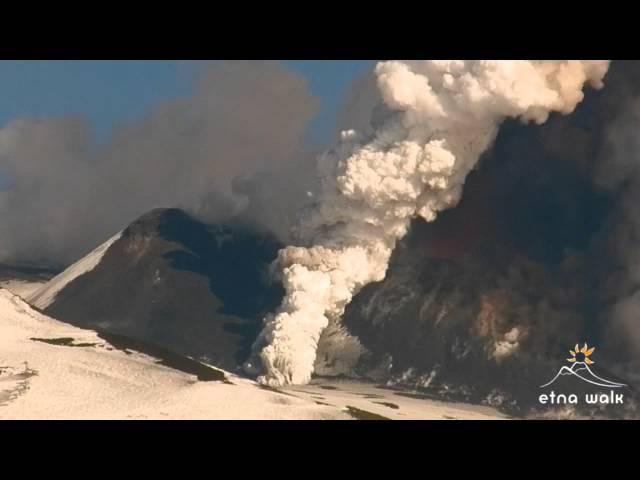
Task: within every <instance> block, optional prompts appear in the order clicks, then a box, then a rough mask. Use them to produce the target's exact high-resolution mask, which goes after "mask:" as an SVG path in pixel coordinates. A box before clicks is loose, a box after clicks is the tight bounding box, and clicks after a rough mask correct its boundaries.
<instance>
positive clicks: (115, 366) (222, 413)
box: [0, 289, 351, 419]
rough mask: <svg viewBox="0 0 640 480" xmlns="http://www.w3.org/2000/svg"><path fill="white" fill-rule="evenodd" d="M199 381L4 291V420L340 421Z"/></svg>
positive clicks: (260, 393)
mask: <svg viewBox="0 0 640 480" xmlns="http://www.w3.org/2000/svg"><path fill="white" fill-rule="evenodd" d="M228 380H229V382H230V383H224V382H221V381H198V380H197V378H196V377H195V376H193V375H190V374H187V373H184V372H181V371H177V370H174V369H171V368H169V367H166V366H163V365H159V364H157V363H156V361H155V359H153V358H151V357H149V356H147V355H144V354H140V353H136V352H132V351H120V350H117V349H116V348H114V347H113V346H112V345H110V344H109V343H108V342H106V341H104V340H103V339H101V338H100V337H99V336H98V335H97V334H96V333H95V332H93V331H89V330H81V329H78V328H75V327H72V326H68V325H65V324H63V323H61V322H58V321H56V320H53V319H51V318H49V317H46V316H44V315H42V314H40V313H38V312H36V311H34V310H33V309H31V308H30V306H29V305H28V304H27V303H25V302H24V301H23V300H22V299H21V298H20V297H18V296H15V295H13V294H11V293H10V292H8V291H7V290H3V289H2V290H0V419H6V418H19V419H27V418H35V419H50V418H54V419H80V418H85V419H86V418H92V419H106V418H119V419H126V418H132V419H133V418H155V419H163V418H202V419H209V418H212V419H216V418H220V419H222V418H226V419H232V418H233V419H277V418H295V419H341V418H345V419H346V418H351V416H350V415H349V414H347V413H345V412H342V411H340V410H339V409H337V408H327V407H326V406H323V405H318V404H316V403H314V402H313V401H310V400H304V399H301V398H296V397H293V396H290V395H286V394H282V393H277V392H272V391H268V390H264V389H261V388H259V387H258V386H257V384H255V383H254V382H251V381H248V380H244V379H240V378H237V377H234V376H232V375H228Z"/></svg>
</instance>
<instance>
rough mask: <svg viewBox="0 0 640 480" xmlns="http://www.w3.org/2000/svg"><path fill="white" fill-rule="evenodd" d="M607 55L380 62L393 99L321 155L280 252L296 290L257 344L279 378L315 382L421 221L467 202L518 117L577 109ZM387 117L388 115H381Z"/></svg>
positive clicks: (289, 287)
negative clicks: (323, 344)
mask: <svg viewBox="0 0 640 480" xmlns="http://www.w3.org/2000/svg"><path fill="white" fill-rule="evenodd" d="M608 66H609V63H608V61H601V60H593V61H579V60H566V61H557V60H541V61H523V60H513V61H488V60H433V61H410V62H400V61H387V62H381V63H379V64H378V65H377V66H376V69H375V72H376V77H377V85H378V89H379V90H380V94H381V97H382V101H383V104H384V105H383V106H381V108H378V109H376V112H375V115H374V117H375V118H374V120H375V125H374V127H375V131H374V133H373V135H372V138H368V139H363V138H361V137H360V136H359V135H358V134H357V133H356V132H354V131H345V132H343V133H342V139H341V141H340V143H339V144H338V146H337V147H336V149H335V150H333V151H330V152H327V153H325V154H324V155H322V156H321V157H320V159H319V161H318V172H319V174H320V180H321V187H320V192H319V193H318V194H317V195H316V197H315V198H316V203H315V204H314V205H312V206H311V207H310V209H309V210H308V211H307V212H306V213H305V214H304V216H303V218H302V220H301V223H300V226H299V228H298V230H297V236H298V239H299V241H300V243H301V244H302V245H308V246H306V247H296V246H291V247H287V248H284V249H283V250H281V251H280V252H279V255H278V259H277V264H278V266H279V267H280V268H281V269H282V281H283V284H284V287H285V290H286V295H285V298H284V300H283V302H282V305H281V307H280V308H279V310H278V311H277V312H276V313H275V314H273V315H270V316H268V317H267V318H265V327H264V330H263V332H262V333H261V335H260V338H258V340H257V341H256V343H255V345H254V350H255V351H256V353H259V356H260V359H261V360H262V364H263V367H264V369H265V374H264V375H263V376H261V377H259V381H260V382H262V383H267V384H270V385H281V384H287V383H306V382H308V381H309V380H310V378H311V374H312V373H313V365H314V361H315V357H316V349H317V344H318V340H319V337H320V334H321V333H322V331H323V329H324V328H325V327H327V325H328V324H329V322H330V321H332V322H335V321H339V319H340V317H341V315H342V313H343V312H344V308H345V306H346V305H347V304H348V303H349V302H350V301H351V299H352V298H353V296H354V295H355V294H356V293H357V292H358V291H360V289H362V287H363V286H365V285H367V284H368V283H371V282H376V281H380V280H382V279H383V278H384V276H385V273H386V270H387V265H388V262H389V258H390V255H391V253H392V251H393V248H394V246H395V243H396V241H397V240H399V239H400V238H402V237H403V236H404V235H405V234H406V233H407V231H408V228H409V223H410V221H411V219H412V218H414V217H416V216H421V217H423V218H424V219H425V220H427V221H433V220H434V219H435V218H436V215H437V213H438V212H440V211H442V210H445V209H447V208H451V207H454V206H455V205H456V204H457V202H458V201H459V200H460V197H461V195H462V188H463V185H464V181H465V178H466V176H467V174H468V173H469V172H470V171H471V170H472V169H473V167H474V165H475V164H476V162H477V161H478V158H479V157H480V155H481V154H482V152H484V151H485V150H486V149H487V148H488V147H489V146H490V144H491V143H492V141H493V140H494V138H495V136H496V133H497V130H498V127H499V125H500V123H501V121H502V120H504V119H505V118H507V117H514V118H515V117H519V118H521V119H522V121H524V122H528V121H534V122H536V123H543V122H544V121H545V120H546V119H547V117H548V115H549V113H550V112H560V113H563V114H568V113H571V112H572V111H573V110H574V108H575V107H576V105H577V104H578V103H579V102H580V101H581V100H582V98H583V93H582V87H583V85H584V84H585V83H586V82H589V83H590V84H591V86H593V87H595V88H600V87H602V79H603V77H604V75H605V73H606V72H607V69H608ZM380 112H384V113H383V114H382V115H381V113H380Z"/></svg>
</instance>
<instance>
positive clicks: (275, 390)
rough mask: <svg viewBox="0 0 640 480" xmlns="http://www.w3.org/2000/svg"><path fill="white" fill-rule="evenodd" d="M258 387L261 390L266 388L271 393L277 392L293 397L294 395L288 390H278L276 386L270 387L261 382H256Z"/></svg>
mask: <svg viewBox="0 0 640 480" xmlns="http://www.w3.org/2000/svg"><path fill="white" fill-rule="evenodd" d="M258 388H260V389H262V390H268V391H270V392H273V393H279V394H280V395H287V396H288V397H295V395H292V394H290V393H288V392H283V391H282V390H278V389H277V388H274V387H270V386H269V385H262V384H261V383H259V384H258ZM296 398H297V397H296Z"/></svg>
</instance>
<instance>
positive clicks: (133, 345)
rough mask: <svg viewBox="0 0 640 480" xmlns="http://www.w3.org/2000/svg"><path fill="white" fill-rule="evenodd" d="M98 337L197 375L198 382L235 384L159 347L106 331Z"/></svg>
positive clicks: (223, 376) (207, 367) (214, 372)
mask: <svg viewBox="0 0 640 480" xmlns="http://www.w3.org/2000/svg"><path fill="white" fill-rule="evenodd" d="M98 336H99V337H100V338H102V339H103V340H105V341H107V342H109V343H110V344H111V345H113V346H114V347H115V348H116V349H118V350H122V351H124V352H127V350H135V351H137V352H140V353H144V354H145V355H149V356H150V357H155V358H157V360H156V363H157V364H159V365H164V366H166V367H169V368H173V369H175V370H179V371H181V372H185V373H189V374H191V375H196V376H197V377H198V380H199V381H201V382H223V383H227V384H230V385H233V383H231V382H230V381H229V380H228V379H227V377H226V375H225V374H224V372H223V371H221V370H218V369H216V368H213V367H210V366H208V365H204V364H203V363H200V362H198V361H196V360H193V359H191V358H188V357H185V356H183V355H179V354H177V353H174V352H171V351H169V350H166V349H165V348H162V347H159V346H157V345H153V344H150V343H147V342H143V341H141V340H137V339H133V338H128V337H125V336H122V335H117V334H114V333H109V332H104V331H99V332H98ZM129 353H130V352H129Z"/></svg>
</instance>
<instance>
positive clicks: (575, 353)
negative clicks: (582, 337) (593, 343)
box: [567, 342, 596, 365]
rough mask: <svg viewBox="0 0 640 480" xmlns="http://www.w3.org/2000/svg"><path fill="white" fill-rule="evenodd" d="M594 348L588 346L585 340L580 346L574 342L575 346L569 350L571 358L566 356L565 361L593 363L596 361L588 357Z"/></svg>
mask: <svg viewBox="0 0 640 480" xmlns="http://www.w3.org/2000/svg"><path fill="white" fill-rule="evenodd" d="M595 349H596V347H591V348H589V346H588V345H587V343H586V342H585V344H584V345H583V346H582V348H580V345H579V344H577V343H576V346H575V348H574V349H573V350H569V353H570V354H571V358H567V362H570V363H575V362H584V363H586V364H587V365H593V364H594V363H596V362H594V361H593V360H591V359H590V358H589V357H590V356H591V354H592V353H593V352H594V351H595Z"/></svg>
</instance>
